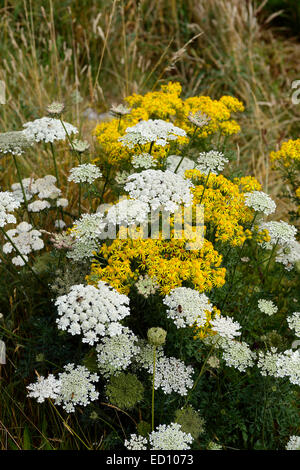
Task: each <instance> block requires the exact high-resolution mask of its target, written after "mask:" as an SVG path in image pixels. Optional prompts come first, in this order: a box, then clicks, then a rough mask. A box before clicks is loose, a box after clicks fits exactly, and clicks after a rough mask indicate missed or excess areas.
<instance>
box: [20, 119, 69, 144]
mask: <svg viewBox="0 0 300 470" xmlns="http://www.w3.org/2000/svg"><path fill="white" fill-rule="evenodd" d="M64 126H65V129H66V131H67V133H68V135H69V136H70V135H71V134H77V133H78V129H76V127H74V126H72V124H69V123H68V122H64ZM23 127H24V128H25V130H24V134H25V136H26V137H27V138H28V139H32V140H34V141H35V142H54V141H55V140H65V139H66V137H67V134H66V131H65V129H64V127H63V125H62V123H61V122H60V120H59V119H54V118H50V117H43V118H41V119H36V120H35V121H30V122H27V123H26V124H23Z"/></svg>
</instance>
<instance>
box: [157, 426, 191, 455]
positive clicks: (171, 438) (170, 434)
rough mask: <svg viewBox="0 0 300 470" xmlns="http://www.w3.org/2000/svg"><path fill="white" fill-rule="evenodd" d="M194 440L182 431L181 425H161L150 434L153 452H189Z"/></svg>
mask: <svg viewBox="0 0 300 470" xmlns="http://www.w3.org/2000/svg"><path fill="white" fill-rule="evenodd" d="M193 440H194V439H193V437H192V435H191V434H190V433H186V432H184V431H182V429H181V425H180V424H179V423H171V424H169V425H168V426H166V425H165V424H160V425H159V426H157V428H156V429H155V431H152V432H151V433H150V434H149V441H150V445H151V450H188V449H190V448H191V447H190V444H192V442H193Z"/></svg>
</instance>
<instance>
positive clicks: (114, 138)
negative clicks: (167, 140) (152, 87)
mask: <svg viewBox="0 0 300 470" xmlns="http://www.w3.org/2000/svg"><path fill="white" fill-rule="evenodd" d="M180 94H181V85H180V84H179V83H168V84H167V85H163V86H162V87H161V89H160V90H159V91H154V92H149V93H146V94H145V95H138V94H133V95H132V96H129V97H127V98H126V102H127V104H128V105H129V106H130V107H131V112H130V114H127V115H125V116H123V117H122V119H112V120H111V121H109V122H102V123H101V124H98V125H97V126H96V128H95V129H94V131H93V134H94V135H95V136H96V137H97V141H98V143H99V144H100V146H101V150H102V152H103V154H102V153H101V157H100V156H99V157H97V158H96V159H95V160H94V162H99V161H100V159H101V160H102V161H103V159H104V158H106V159H107V160H108V161H109V162H110V163H111V164H117V163H118V162H120V161H126V160H127V161H130V159H131V156H132V155H133V154H134V153H135V150H134V149H128V148H126V147H124V146H122V144H121V142H119V141H118V139H119V138H120V137H121V136H122V135H124V134H125V130H126V128H127V127H129V126H133V125H135V124H137V123H138V122H139V121H140V120H141V119H142V120H148V119H163V120H165V121H172V122H173V124H174V125H175V126H178V127H181V128H182V129H184V130H185V131H186V132H187V134H188V135H192V134H193V133H194V131H195V126H194V125H193V124H191V123H190V122H189V120H188V116H189V114H190V113H192V114H193V113H195V112H197V111H201V112H202V113H205V114H206V115H207V116H208V117H209V118H210V121H209V122H208V124H207V125H205V126H203V127H201V128H198V129H197V130H196V135H197V137H201V138H205V137H207V136H209V135H213V134H216V133H218V134H221V135H224V136H225V135H232V134H236V133H238V132H239V131H240V126H239V125H238V123H237V122H236V121H235V120H234V119H231V114H232V113H233V112H237V111H243V110H244V106H243V104H242V103H241V102H240V101H238V100H237V99H236V98H233V97H231V96H223V97H222V98H221V99H220V100H219V101H218V100H212V99H211V98H209V97H208V96H198V97H192V98H188V99H186V100H183V99H181V98H180ZM177 142H178V144H179V145H181V144H185V143H187V142H188V137H179V138H178V140H177ZM139 150H140V151H144V152H147V151H148V150H149V148H148V146H144V148H142V149H139ZM168 151H169V145H166V146H165V147H161V146H154V148H153V156H154V158H157V159H158V161H160V160H161V159H163V158H164V157H165V156H166V155H167V153H168Z"/></svg>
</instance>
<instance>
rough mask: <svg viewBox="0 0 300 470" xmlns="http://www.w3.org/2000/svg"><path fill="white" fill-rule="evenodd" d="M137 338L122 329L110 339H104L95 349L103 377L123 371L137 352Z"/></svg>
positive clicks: (127, 329)
mask: <svg viewBox="0 0 300 470" xmlns="http://www.w3.org/2000/svg"><path fill="white" fill-rule="evenodd" d="M137 341H138V338H137V337H136V336H135V335H134V334H133V332H132V331H131V330H130V329H129V328H126V327H124V328H123V331H122V332H121V333H120V334H118V335H116V336H113V337H112V338H104V339H103V340H102V341H101V343H99V344H98V345H97V347H96V351H97V353H98V356H97V359H98V366H99V369H100V371H101V372H102V374H103V375H104V376H105V377H109V376H110V375H112V374H115V373H116V372H119V371H121V370H125V369H126V368H127V367H128V366H129V365H130V364H131V362H132V359H133V357H134V356H135V355H136V354H137V353H138V352H139V347H138V346H137Z"/></svg>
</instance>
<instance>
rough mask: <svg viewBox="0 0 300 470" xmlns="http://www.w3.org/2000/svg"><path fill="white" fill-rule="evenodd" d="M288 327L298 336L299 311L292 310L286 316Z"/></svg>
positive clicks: (299, 333) (299, 332) (299, 326)
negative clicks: (288, 315) (289, 314)
mask: <svg viewBox="0 0 300 470" xmlns="http://www.w3.org/2000/svg"><path fill="white" fill-rule="evenodd" d="M287 322H288V325H289V328H290V329H291V330H295V335H296V336H298V337H299V338H300V312H294V313H293V314H292V315H291V316H290V317H288V318H287Z"/></svg>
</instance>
